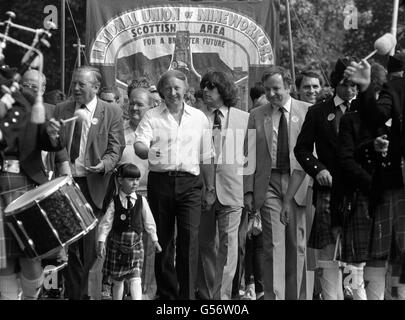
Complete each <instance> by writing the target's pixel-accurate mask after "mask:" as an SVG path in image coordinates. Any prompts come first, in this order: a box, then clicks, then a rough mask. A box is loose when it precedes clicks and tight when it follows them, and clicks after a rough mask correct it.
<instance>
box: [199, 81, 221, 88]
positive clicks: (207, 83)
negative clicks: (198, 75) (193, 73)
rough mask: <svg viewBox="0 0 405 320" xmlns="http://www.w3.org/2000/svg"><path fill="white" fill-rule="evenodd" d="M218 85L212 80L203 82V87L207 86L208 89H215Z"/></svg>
mask: <svg viewBox="0 0 405 320" xmlns="http://www.w3.org/2000/svg"><path fill="white" fill-rule="evenodd" d="M216 87H217V86H216V84H215V83H213V82H211V81H207V82H204V83H202V84H201V89H204V88H207V89H208V90H214V89H215V88H216Z"/></svg>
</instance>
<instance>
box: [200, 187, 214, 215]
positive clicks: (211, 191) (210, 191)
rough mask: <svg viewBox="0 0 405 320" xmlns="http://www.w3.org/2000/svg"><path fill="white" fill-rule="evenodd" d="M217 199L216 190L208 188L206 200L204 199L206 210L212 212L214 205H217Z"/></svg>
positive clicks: (205, 195)
mask: <svg viewBox="0 0 405 320" xmlns="http://www.w3.org/2000/svg"><path fill="white" fill-rule="evenodd" d="M216 199H217V197H216V195H215V189H214V188H210V189H208V188H206V189H205V192H204V198H203V208H204V210H210V209H211V207H212V205H213V204H214V203H215V200H216Z"/></svg>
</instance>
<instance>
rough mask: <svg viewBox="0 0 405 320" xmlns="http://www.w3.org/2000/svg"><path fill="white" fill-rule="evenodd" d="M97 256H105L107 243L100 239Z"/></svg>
mask: <svg viewBox="0 0 405 320" xmlns="http://www.w3.org/2000/svg"><path fill="white" fill-rule="evenodd" d="M97 257H99V258H104V257H105V243H104V241H99V242H98V243H97Z"/></svg>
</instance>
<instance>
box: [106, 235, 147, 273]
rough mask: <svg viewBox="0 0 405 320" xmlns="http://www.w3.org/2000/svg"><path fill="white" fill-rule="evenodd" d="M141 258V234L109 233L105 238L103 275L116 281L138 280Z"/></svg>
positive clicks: (141, 264) (141, 263)
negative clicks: (105, 248)
mask: <svg viewBox="0 0 405 320" xmlns="http://www.w3.org/2000/svg"><path fill="white" fill-rule="evenodd" d="M143 256H144V250H143V242H142V234H140V235H138V234H137V233H136V232H133V231H129V232H122V233H118V232H111V234H110V235H109V236H108V238H107V252H106V258H105V261H104V267H103V274H104V275H105V276H107V277H111V279H113V280H116V281H122V280H124V279H125V280H130V279H132V278H138V277H139V278H140V277H141V274H142V266H143Z"/></svg>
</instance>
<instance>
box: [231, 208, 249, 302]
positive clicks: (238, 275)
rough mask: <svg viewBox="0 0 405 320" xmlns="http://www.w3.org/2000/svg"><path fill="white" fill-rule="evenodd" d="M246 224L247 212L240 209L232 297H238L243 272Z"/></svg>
mask: <svg viewBox="0 0 405 320" xmlns="http://www.w3.org/2000/svg"><path fill="white" fill-rule="evenodd" d="M247 226H248V212H247V210H246V209H242V216H241V217H240V224H239V230H238V264H237V265H236V272H235V276H234V278H233V283H232V298H234V299H235V298H236V299H238V298H239V289H240V285H241V280H242V275H243V273H244V271H245V270H244V269H245V268H244V266H245V252H246V250H245V245H246V234H247Z"/></svg>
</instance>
